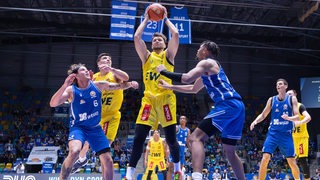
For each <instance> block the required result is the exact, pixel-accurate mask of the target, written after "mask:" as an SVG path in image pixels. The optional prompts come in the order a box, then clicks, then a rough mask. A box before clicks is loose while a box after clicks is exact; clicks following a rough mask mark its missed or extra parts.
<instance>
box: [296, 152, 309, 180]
mask: <svg viewBox="0 0 320 180" xmlns="http://www.w3.org/2000/svg"><path fill="white" fill-rule="evenodd" d="M298 161H299V164H300V166H301V168H302V172H303V177H304V179H305V180H310V167H309V163H308V157H301V158H298Z"/></svg>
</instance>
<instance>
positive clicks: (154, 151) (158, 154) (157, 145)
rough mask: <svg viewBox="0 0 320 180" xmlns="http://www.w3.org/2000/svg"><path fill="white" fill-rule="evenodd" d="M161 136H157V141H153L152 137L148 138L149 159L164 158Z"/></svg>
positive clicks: (158, 159) (159, 159)
mask: <svg viewBox="0 0 320 180" xmlns="http://www.w3.org/2000/svg"><path fill="white" fill-rule="evenodd" d="M162 141H163V140H162V138H159V140H158V141H155V140H154V139H153V138H151V139H150V147H149V148H150V152H149V159H150V161H161V160H162V161H163V160H164V148H163V142H162Z"/></svg>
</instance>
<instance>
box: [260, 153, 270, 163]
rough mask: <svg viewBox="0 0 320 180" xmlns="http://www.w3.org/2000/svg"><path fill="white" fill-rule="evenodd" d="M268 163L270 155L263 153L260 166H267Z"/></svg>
mask: <svg viewBox="0 0 320 180" xmlns="http://www.w3.org/2000/svg"><path fill="white" fill-rule="evenodd" d="M269 161H270V154H267V153H264V154H263V156H262V159H261V165H262V164H263V165H265V164H268V163H269Z"/></svg>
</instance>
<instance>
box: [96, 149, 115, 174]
mask: <svg viewBox="0 0 320 180" xmlns="http://www.w3.org/2000/svg"><path fill="white" fill-rule="evenodd" d="M97 154H98V153H97ZM99 158H100V162H101V167H102V179H103V180H113V160H112V157H111V154H110V152H109V151H102V152H101V154H100V155H99Z"/></svg>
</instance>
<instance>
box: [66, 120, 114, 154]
mask: <svg viewBox="0 0 320 180" xmlns="http://www.w3.org/2000/svg"><path fill="white" fill-rule="evenodd" d="M68 140H69V141H70V140H80V141H81V142H82V144H84V142H85V141H88V143H89V144H90V147H91V149H92V150H93V151H95V152H99V151H102V150H104V149H109V148H110V145H109V141H108V139H107V138H106V136H105V134H104V132H103V130H102V128H101V126H100V125H97V126H95V127H83V126H74V127H71V128H70V132H69V138H68Z"/></svg>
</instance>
